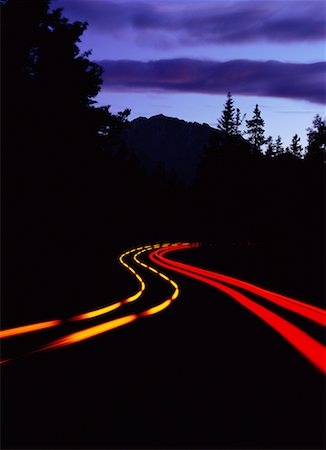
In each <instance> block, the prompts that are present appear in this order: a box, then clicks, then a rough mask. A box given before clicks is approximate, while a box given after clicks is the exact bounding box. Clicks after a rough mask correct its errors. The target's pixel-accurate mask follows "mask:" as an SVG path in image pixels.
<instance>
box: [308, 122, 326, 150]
mask: <svg viewBox="0 0 326 450" xmlns="http://www.w3.org/2000/svg"><path fill="white" fill-rule="evenodd" d="M307 131H308V133H307V138H308V145H307V154H306V158H308V159H310V158H313V159H319V158H320V159H324V158H325V152H326V118H324V119H322V117H321V116H320V115H319V114H317V115H316V116H315V117H314V119H313V122H312V127H309V128H308V129H307Z"/></svg>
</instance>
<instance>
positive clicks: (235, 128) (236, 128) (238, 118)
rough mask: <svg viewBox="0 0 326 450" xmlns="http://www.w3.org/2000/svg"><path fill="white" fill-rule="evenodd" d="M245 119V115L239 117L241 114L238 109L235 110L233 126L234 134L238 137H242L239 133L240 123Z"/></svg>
mask: <svg viewBox="0 0 326 450" xmlns="http://www.w3.org/2000/svg"><path fill="white" fill-rule="evenodd" d="M245 117H246V115H245V114H244V115H243V116H242V117H241V112H240V109H239V108H237V110H236V113H235V126H234V133H235V134H236V135H238V136H241V135H242V132H241V131H240V127H241V124H242V122H243V121H244V118H245Z"/></svg>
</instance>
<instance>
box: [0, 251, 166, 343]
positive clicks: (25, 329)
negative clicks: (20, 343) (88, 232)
mask: <svg viewBox="0 0 326 450" xmlns="http://www.w3.org/2000/svg"><path fill="white" fill-rule="evenodd" d="M153 248H156V249H157V248H159V246H157V245H156V246H155V245H154V246H152V245H146V246H143V247H137V248H133V249H131V250H128V251H126V252H124V253H123V254H122V255H120V257H119V262H120V263H121V264H122V265H123V266H124V267H125V268H126V269H127V270H129V271H130V272H131V273H132V274H133V275H134V276H135V278H136V279H137V280H138V282H139V290H138V291H137V292H136V293H135V294H133V295H131V296H130V297H127V298H126V299H124V300H121V301H119V302H116V303H113V304H111V305H108V306H104V307H101V308H98V309H95V310H93V311H89V312H86V313H84V314H79V315H77V316H73V317H70V318H68V319H64V320H50V321H47V322H38V323H34V324H29V325H23V326H19V327H14V328H8V329H5V330H0V339H6V338H10V337H13V336H19V335H22V334H26V333H32V332H35V331H40V330H45V329H47V328H52V327H55V326H58V325H61V324H62V323H64V322H66V321H68V322H69V321H79V320H86V319H92V318H94V317H98V316H101V315H103V314H107V313H109V312H111V311H115V310H116V309H118V308H120V307H121V306H122V305H123V304H125V303H130V302H133V301H135V300H137V299H138V298H140V297H141V295H142V294H143V292H144V291H145V289H146V286H145V283H144V280H143V279H142V278H141V276H140V275H139V274H138V273H136V272H135V270H134V269H133V268H132V267H131V266H130V265H129V264H127V263H126V262H125V261H124V258H125V257H126V256H128V255H130V254H132V253H135V252H137V251H140V250H141V251H146V250H150V249H153Z"/></svg>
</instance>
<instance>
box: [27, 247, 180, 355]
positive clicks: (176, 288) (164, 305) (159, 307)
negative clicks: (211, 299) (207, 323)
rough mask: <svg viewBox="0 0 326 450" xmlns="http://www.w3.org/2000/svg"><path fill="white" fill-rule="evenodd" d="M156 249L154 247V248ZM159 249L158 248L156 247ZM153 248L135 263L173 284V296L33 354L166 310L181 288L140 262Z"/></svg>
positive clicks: (80, 332)
mask: <svg viewBox="0 0 326 450" xmlns="http://www.w3.org/2000/svg"><path fill="white" fill-rule="evenodd" d="M167 245H168V244H165V246H167ZM153 247H154V246H153ZM171 247H173V248H177V247H176V244H175V245H173V246H171ZM156 248H157V247H156ZM151 249H152V246H150V248H146V249H144V250H142V251H140V252H138V253H136V254H135V255H134V256H133V259H134V261H135V262H136V263H137V264H138V265H140V266H142V267H144V268H145V269H147V270H149V271H151V272H153V273H155V275H158V276H159V277H161V278H162V279H164V280H165V281H167V282H168V283H169V284H171V286H172V287H173V289H174V291H173V294H172V295H171V296H170V297H169V298H168V299H166V300H164V301H163V302H161V303H159V304H158V305H155V306H153V307H151V308H148V309H146V310H145V311H142V312H140V313H138V314H129V315H126V316H122V317H120V318H118V319H113V320H110V321H107V322H104V323H102V324H99V325H95V326H93V327H88V328H86V329H84V330H80V331H77V332H75V333H71V334H68V335H66V336H64V337H62V338H60V339H57V340H55V341H53V342H50V343H49V344H47V345H44V346H43V347H41V348H39V349H38V350H36V351H35V352H33V353H37V352H41V351H44V350H51V349H56V348H59V347H64V346H67V345H72V344H75V343H77V342H81V341H84V340H86V339H90V338H92V337H94V336H98V335H99V334H102V333H106V332H108V331H111V330H113V329H116V328H119V327H121V326H123V325H126V324H128V323H131V322H134V321H135V320H137V319H139V318H141V317H146V316H150V315H154V314H157V313H159V312H161V311H163V310H164V309H166V308H167V307H168V306H169V305H170V304H171V303H172V302H173V301H174V300H175V299H176V298H177V297H178V296H179V293H180V289H179V286H178V285H177V283H176V282H175V281H173V280H171V278H169V277H168V276H166V275H165V274H163V273H161V272H159V271H158V270H156V269H155V268H154V267H151V266H149V265H148V264H145V263H144V262H142V261H140V260H139V259H138V256H139V255H140V254H141V253H144V252H145V251H148V250H151Z"/></svg>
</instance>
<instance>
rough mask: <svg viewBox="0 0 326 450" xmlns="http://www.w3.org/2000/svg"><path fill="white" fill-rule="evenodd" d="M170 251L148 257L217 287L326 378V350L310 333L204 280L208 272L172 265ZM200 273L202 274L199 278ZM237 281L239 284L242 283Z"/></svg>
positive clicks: (179, 264)
mask: <svg viewBox="0 0 326 450" xmlns="http://www.w3.org/2000/svg"><path fill="white" fill-rule="evenodd" d="M181 248H182V247H181V246H180V247H176V248H175V249H174V250H179V249H181ZM184 248H185V247H184ZM169 251H172V249H165V250H162V251H157V250H156V251H154V252H152V253H151V254H150V255H149V257H150V259H151V260H152V261H153V262H155V263H157V264H159V265H160V266H162V267H165V268H166V269H170V270H174V271H176V272H179V273H182V274H183V275H187V276H189V277H191V278H195V279H197V280H199V281H203V282H204V283H206V284H209V285H211V286H214V287H215V288H217V289H219V290H220V291H222V292H225V293H226V294H228V295H230V296H231V297H232V298H234V299H235V300H236V301H237V302H239V303H240V304H241V305H242V306H244V307H245V308H247V309H248V310H250V311H251V312H253V313H254V314H256V315H257V316H258V317H260V318H261V319H262V320H263V321H264V322H266V323H267V324H268V325H269V326H271V327H272V328H273V329H274V330H276V331H277V332H278V333H279V334H280V335H281V336H283V338H284V339H286V340H287V341H288V342H289V343H290V344H291V345H292V346H293V347H294V348H296V349H297V350H298V351H299V352H300V353H301V354H302V355H304V356H305V357H306V358H307V359H308V360H309V361H310V362H311V363H312V364H313V365H314V366H315V367H317V368H318V369H319V370H321V371H322V372H323V373H324V374H326V348H325V346H324V345H323V344H321V343H320V342H318V341H317V340H316V339H314V338H312V337H311V336H309V335H308V334H307V333H305V332H304V331H302V330H301V329H300V328H298V327H297V326H295V325H293V324H292V323H290V322H289V321H287V320H285V319H283V318H282V317H280V316H279V315H277V314H275V313H274V312H272V311H270V310H269V309H267V308H265V307H264V306H261V305H259V304H258V303H256V302H254V301H252V300H250V299H249V298H248V297H246V296H245V295H243V294H241V293H239V292H238V291H235V290H234V289H231V288H230V287H228V286H225V285H224V284H221V283H219V282H217V281H214V280H212V279H210V278H208V277H205V276H203V275H202V274H203V273H204V272H205V270H203V269H198V268H197V267H194V266H188V265H185V264H182V263H178V262H176V261H173V262H172V261H171V260H169V259H167V258H164V256H163V254H165V253H167V252H169ZM185 266H186V267H190V268H191V271H189V270H186V269H185ZM198 273H200V275H199V274H198ZM209 273H210V275H211V274H212V272H209ZM216 275H218V274H216ZM232 280H234V279H232ZM237 281H238V282H239V280H237ZM240 283H241V282H240ZM251 286H252V285H251ZM321 311H322V310H321ZM324 314H325V312H324Z"/></svg>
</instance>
